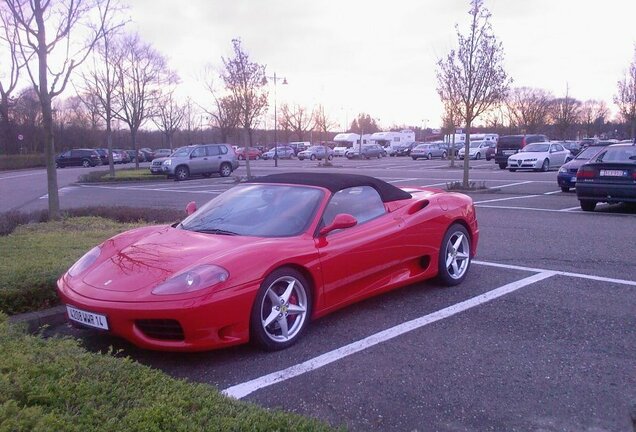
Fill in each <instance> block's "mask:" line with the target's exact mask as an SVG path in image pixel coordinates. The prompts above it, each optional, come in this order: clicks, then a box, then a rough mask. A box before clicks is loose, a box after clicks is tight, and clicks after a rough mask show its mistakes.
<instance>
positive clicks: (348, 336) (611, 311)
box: [0, 158, 636, 431]
mask: <svg viewBox="0 0 636 432" xmlns="http://www.w3.org/2000/svg"><path fill="white" fill-rule="evenodd" d="M334 164H335V165H336V167H335V168H330V169H327V168H318V167H317V163H316V162H310V161H302V162H301V161H297V160H293V161H280V162H279V167H278V168H275V167H274V166H273V165H274V163H273V161H253V162H252V168H253V171H254V174H257V175H261V174H267V173H271V172H279V171H281V170H285V171H289V172H292V171H299V170H312V171H326V170H331V169H332V170H335V171H338V172H342V171H345V170H346V172H356V173H361V174H368V175H373V176H376V177H380V178H383V179H384V180H386V181H389V182H391V183H393V184H396V185H417V186H434V187H445V186H446V184H447V183H449V182H452V181H456V180H458V179H460V178H461V171H460V170H459V169H449V168H448V161H439V160H432V161H412V160H410V159H404V158H386V159H381V160H370V161H348V160H340V159H337V160H335V161H334ZM471 166H472V167H473V168H472V169H471V180H474V181H478V182H484V184H485V185H486V186H487V187H490V188H492V189H490V190H486V191H482V192H478V193H472V194H471V195H472V196H473V199H474V201H475V202H476V205H477V208H478V210H477V211H478V218H479V223H480V230H481V239H480V245H479V249H478V257H477V258H476V261H474V262H473V264H472V267H471V269H470V273H469V275H468V278H467V279H466V281H465V282H464V283H463V284H462V285H460V286H458V287H454V288H443V287H441V286H439V285H437V284H436V283H434V282H429V283H425V284H418V285H413V286H410V287H406V288H404V289H401V290H398V291H394V292H392V293H389V294H386V295H382V296H380V297H376V298H373V299H370V300H367V301H364V302H361V303H359V304H357V305H354V306H352V307H349V308H347V309H344V310H341V311H338V312H336V313H334V314H332V315H330V316H327V317H325V318H323V319H320V320H318V321H316V322H314V323H312V325H311V327H310V328H309V331H308V332H307V333H306V335H305V337H304V338H303V339H302V340H301V341H300V342H299V343H298V344H296V345H294V346H293V347H291V348H290V349H288V350H285V351H283V352H276V353H264V352H262V351H259V350H257V349H255V348H253V347H251V346H242V347H237V348H233V349H228V350H222V351H213V352H208V353H198V354H166V353H154V352H150V351H142V350H138V349H136V348H135V347H133V346H131V345H129V344H127V343H126V342H124V341H121V340H118V339H114V338H111V337H109V336H107V335H99V334H96V333H94V332H91V331H84V330H76V329H72V328H69V327H66V326H59V327H55V328H52V329H49V331H48V332H49V334H51V333H53V334H67V335H72V336H74V337H78V338H80V340H81V341H82V343H83V344H84V345H85V346H86V347H87V348H88V349H91V350H96V351H106V350H107V349H108V347H109V346H111V345H112V346H113V347H115V348H116V349H119V350H121V351H120V352H119V354H118V355H127V356H130V357H131V358H133V359H135V360H137V361H139V362H140V363H143V364H147V365H149V366H152V367H155V368H159V369H161V370H164V371H165V372H167V373H169V374H170V375H173V376H175V377H179V378H186V379H189V380H193V381H197V382H202V383H207V384H210V385H213V386H215V387H217V388H218V389H220V390H222V391H224V392H226V394H229V395H231V396H234V397H238V398H243V399H245V400H248V401H252V402H255V403H258V404H260V405H263V406H266V407H271V408H282V409H285V410H289V411H294V412H298V413H301V414H304V415H309V416H313V417H317V418H320V419H323V420H325V421H328V422H329V423H331V424H334V425H345V426H346V427H348V428H350V429H352V430H400V431H401V430H409V431H411V430H419V431H429V430H431V431H473V430H492V431H503V430H506V431H508V430H510V431H512V430H514V431H536V430H541V431H631V430H632V426H631V420H630V409H631V407H632V406H633V404H634V403H636V368H635V367H634V365H636V331H635V330H634V329H635V328H636V314H635V313H634V311H635V310H636V291H635V290H636V266H635V265H634V262H635V261H636V251H635V250H634V240H635V239H636V237H635V236H634V232H635V230H634V227H635V226H636V211H634V209H633V208H627V207H624V206H620V205H618V206H606V205H600V206H599V209H598V211H596V212H594V213H584V212H582V211H581V210H580V209H579V207H578V201H577V200H576V194H575V193H573V192H570V193H563V192H561V191H560V189H559V187H558V186H557V184H556V171H551V172H548V173H534V172H517V173H509V172H507V171H502V170H499V169H498V168H497V167H496V165H494V162H492V161H491V162H486V161H471ZM69 171H70V170H69ZM22 174H26V173H22ZM237 174H239V175H245V170H244V167H241V168H240V169H239V170H238V171H237ZM17 175H20V174H16V173H2V174H0V191H1V192H2V194H3V197H4V196H5V192H6V193H8V194H9V195H7V200H4V199H3V200H2V201H3V203H0V211H6V209H5V207H6V206H8V205H9V204H7V203H10V205H12V206H13V207H10V208H14V209H15V208H18V209H21V210H31V209H37V208H40V207H42V206H44V207H45V206H46V200H45V199H41V197H42V195H39V196H36V195H38V193H39V190H40V189H37V188H39V187H41V186H36V185H35V184H34V183H35V182H34V181H33V180H34V179H36V178H39V175H38V174H33V175H32V176H30V177H29V176H23V177H16V176H17ZM64 175H65V176H66V175H68V176H69V179H70V178H71V177H72V174H70V173H69V174H67V173H64ZM44 178H45V176H44ZM27 181H30V183H31V186H28V185H27V184H25V183H24V182H27ZM233 184H234V183H233V181H232V180H228V179H221V178H211V179H194V180H190V181H187V182H174V181H162V182H158V183H152V184H100V185H79V184H74V183H73V182H72V179H70V180H65V183H64V184H63V186H62V189H61V194H60V195H61V204H62V207H63V208H65V207H70V206H84V205H91V204H92V205H95V204H100V205H117V204H118V205H138V206H153V207H164V206H170V207H174V208H184V207H185V204H186V203H187V202H189V201H191V200H196V201H197V202H199V203H200V204H201V203H203V202H205V201H207V200H208V199H210V198H212V197H214V196H216V195H217V194H219V193H221V192H222V191H224V190H226V189H228V188H229V187H231V186H232V185H233ZM32 189H33V191H32V192H30V194H28V193H26V192H25V191H27V190H32ZM45 189H46V188H45V187H44V190H45ZM13 190H15V191H21V192H22V197H21V198H20V197H17V196H13V194H12V192H11V191H13ZM21 200H22V202H21ZM10 208H9V209H10Z"/></svg>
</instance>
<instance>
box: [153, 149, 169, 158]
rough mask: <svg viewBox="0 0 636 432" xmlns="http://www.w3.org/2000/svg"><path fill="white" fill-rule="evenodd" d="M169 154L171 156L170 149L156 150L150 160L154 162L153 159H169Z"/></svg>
mask: <svg viewBox="0 0 636 432" xmlns="http://www.w3.org/2000/svg"><path fill="white" fill-rule="evenodd" d="M171 154H172V150H170V149H167V148H162V149H158V150H155V151H154V152H153V155H152V159H153V160H154V159H155V158H163V157H169V156H170V155H171Z"/></svg>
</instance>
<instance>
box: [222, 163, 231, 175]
mask: <svg viewBox="0 0 636 432" xmlns="http://www.w3.org/2000/svg"><path fill="white" fill-rule="evenodd" d="M219 174H221V177H228V176H229V175H230V174H232V166H231V165H230V164H229V163H222V164H221V169H220V170H219Z"/></svg>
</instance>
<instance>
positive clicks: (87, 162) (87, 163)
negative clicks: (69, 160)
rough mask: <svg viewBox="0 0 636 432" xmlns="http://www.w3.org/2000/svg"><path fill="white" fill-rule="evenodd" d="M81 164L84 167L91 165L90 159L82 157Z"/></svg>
mask: <svg viewBox="0 0 636 432" xmlns="http://www.w3.org/2000/svg"><path fill="white" fill-rule="evenodd" d="M82 166H83V167H84V168H90V166H91V161H89V160H88V159H84V160H83V161H82Z"/></svg>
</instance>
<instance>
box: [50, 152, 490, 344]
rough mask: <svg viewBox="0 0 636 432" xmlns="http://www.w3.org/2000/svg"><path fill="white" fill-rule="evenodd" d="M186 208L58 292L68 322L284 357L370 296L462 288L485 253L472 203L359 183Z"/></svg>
mask: <svg viewBox="0 0 636 432" xmlns="http://www.w3.org/2000/svg"><path fill="white" fill-rule="evenodd" d="M228 147H229V146H228ZM390 204H396V205H391V206H390ZM389 207H390V208H391V210H387V209H388V208H389ZM423 207H425V211H417V210H414V209H421V208H423ZM188 208H189V213H191V214H190V216H189V217H187V218H186V219H185V220H183V221H182V222H181V223H179V224H173V225H160V226H157V225H154V226H147V227H141V228H136V229H134V230H131V231H127V232H125V233H122V234H119V235H117V236H116V237H114V238H112V239H109V240H106V241H105V242H103V243H101V244H100V245H99V246H96V247H95V248H93V249H91V250H90V251H88V252H87V253H86V254H85V255H84V256H83V257H82V258H80V259H79V260H78V261H77V262H76V263H75V264H73V266H72V267H71V268H70V269H69V270H68V271H67V272H66V273H65V274H64V275H62V277H60V279H59V280H58V282H57V293H58V295H59V297H60V299H61V302H62V303H63V304H64V305H65V308H66V311H67V317H68V319H69V320H70V321H71V322H73V323H74V324H76V325H80V326H83V327H87V328H90V329H95V330H99V331H100V332H108V333H110V334H113V335H117V336H120V337H123V338H125V339H127V340H128V341H130V342H132V343H133V344H135V345H137V346H139V347H142V348H147V349H156V350H175V351H200V350H206V349H214V348H223V347H228V346H232V345H237V344H242V343H247V342H248V341H251V342H252V343H254V344H256V345H258V346H260V347H262V348H264V349H266V350H269V351H271V350H281V349H285V348H288V347H289V346H291V345H292V344H294V343H296V342H297V341H298V340H299V339H300V338H301V336H302V335H303V333H304V331H305V330H306V328H307V326H308V325H309V323H310V321H311V319H312V318H314V317H319V316H323V315H325V314H327V313H329V312H332V311H335V310H337V309H339V308H341V307H343V306H344V305H347V304H351V303H353V302H356V301H360V300H362V299H365V298H368V297H369V296H371V295H378V294H380V293H384V292H386V291H389V290H393V289H396V288H399V287H403V286H405V285H408V284H413V283H419V282H421V281H424V280H428V279H431V278H437V279H438V281H439V283H440V284H442V285H447V286H453V285H458V284H460V283H461V282H462V281H464V280H465V278H466V277H467V275H468V272H469V269H470V263H471V260H472V258H473V257H474V256H475V254H476V252H477V244H478V239H479V229H478V227H477V218H476V212H475V208H474V205H473V201H472V199H471V198H470V197H468V196H466V195H463V194H458V193H448V192H444V191H441V190H439V189H427V188H409V191H408V192H406V191H405V190H402V189H399V188H397V187H396V186H393V185H391V184H389V183H386V182H384V181H382V180H378V179H375V178H372V177H367V176H362V175H351V174H342V173H295V174H288V173H284V174H274V175H269V176H265V177H260V178H257V179H256V180H253V181H251V182H248V183H245V184H240V185H237V186H235V187H233V188H232V189H229V190H227V191H225V192H223V193H222V194H221V195H219V196H218V197H216V198H214V199H212V200H211V201H209V202H208V203H207V204H205V205H204V206H203V207H201V208H200V209H199V210H195V208H196V206H195V205H194V203H192V204H189V205H188ZM192 212H193V213H192ZM422 233H427V234H426V235H422ZM414 239H415V241H414ZM378 251H382V253H378ZM343 263H346V265H343ZM395 275H400V277H395ZM104 281H107V282H106V285H108V287H106V288H107V289H105V287H104V285H105V284H104Z"/></svg>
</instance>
